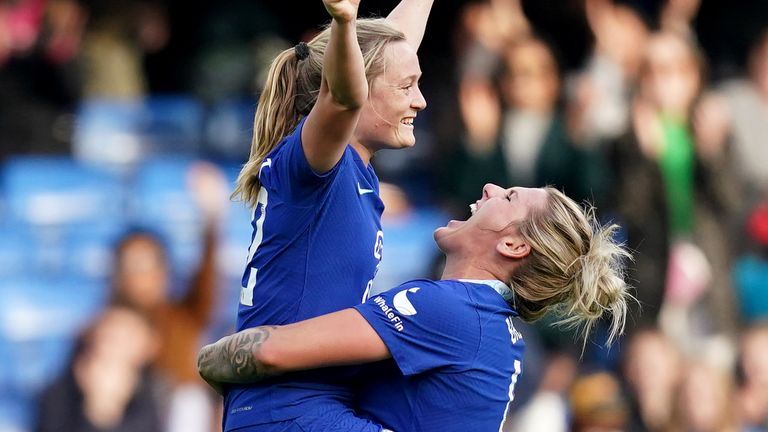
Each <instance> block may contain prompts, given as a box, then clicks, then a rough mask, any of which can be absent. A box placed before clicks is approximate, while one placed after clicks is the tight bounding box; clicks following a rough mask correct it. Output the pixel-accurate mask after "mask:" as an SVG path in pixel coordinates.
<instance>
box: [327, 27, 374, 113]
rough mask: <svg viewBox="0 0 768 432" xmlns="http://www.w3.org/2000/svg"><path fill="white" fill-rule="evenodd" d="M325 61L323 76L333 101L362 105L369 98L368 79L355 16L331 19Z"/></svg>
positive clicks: (354, 107)
mask: <svg viewBox="0 0 768 432" xmlns="http://www.w3.org/2000/svg"><path fill="white" fill-rule="evenodd" d="M323 62H324V65H323V75H324V77H325V80H326V82H327V84H328V90H329V93H330V95H331V98H332V99H333V101H334V102H335V103H336V104H337V105H339V106H342V107H345V108H348V109H358V108H360V107H361V106H363V104H364V103H365V100H366V99H367V98H368V81H367V79H366V77H365V65H364V64H363V54H362V52H361V51H360V46H359V45H358V43H357V31H356V29H355V19H352V20H350V21H348V22H341V21H339V20H337V19H334V20H333V21H332V22H331V37H330V41H329V43H328V48H327V49H326V52H325V58H324V59H323Z"/></svg>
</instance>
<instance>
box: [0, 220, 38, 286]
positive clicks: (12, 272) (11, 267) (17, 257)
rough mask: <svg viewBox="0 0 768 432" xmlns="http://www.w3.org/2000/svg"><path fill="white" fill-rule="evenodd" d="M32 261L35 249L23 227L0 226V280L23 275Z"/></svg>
mask: <svg viewBox="0 0 768 432" xmlns="http://www.w3.org/2000/svg"><path fill="white" fill-rule="evenodd" d="M34 259H35V247H34V244H33V242H32V239H31V236H30V235H29V233H28V232H27V229H26V227H25V226H23V225H12V224H7V225H4V226H0V279H2V278H9V277H14V276H19V275H21V274H23V272H25V271H28V267H29V264H30V263H31V262H33V261H34Z"/></svg>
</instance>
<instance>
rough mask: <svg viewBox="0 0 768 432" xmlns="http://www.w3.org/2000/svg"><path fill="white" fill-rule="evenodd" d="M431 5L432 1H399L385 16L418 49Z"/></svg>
mask: <svg viewBox="0 0 768 432" xmlns="http://www.w3.org/2000/svg"><path fill="white" fill-rule="evenodd" d="M432 3H434V0H401V1H400V3H398V4H397V6H395V8H394V9H392V12H390V13H389V15H387V19H388V20H389V21H392V22H393V23H394V24H395V26H396V27H397V28H398V29H399V30H400V31H401V32H403V33H405V38H406V39H407V40H408V43H409V44H411V46H413V47H414V48H418V47H419V45H421V40H422V39H423V38H424V32H425V30H426V27H427V18H429V13H430V11H431V10H432Z"/></svg>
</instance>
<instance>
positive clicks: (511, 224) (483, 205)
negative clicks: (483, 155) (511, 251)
mask: <svg viewBox="0 0 768 432" xmlns="http://www.w3.org/2000/svg"><path fill="white" fill-rule="evenodd" d="M547 197H548V193H547V191H546V190H544V189H531V188H522V187H512V188H508V189H504V188H502V187H500V186H496V185H494V184H487V185H485V186H484V187H483V194H482V196H481V197H480V199H478V200H477V201H476V202H475V203H473V204H471V205H470V207H471V209H472V216H471V217H470V218H469V219H467V220H466V221H455V220H452V221H450V222H449V223H448V225H446V226H444V227H441V228H438V229H437V230H436V231H435V241H436V242H437V244H438V246H439V247H440V249H441V250H443V251H444V252H446V253H447V252H449V251H450V252H454V251H457V250H465V251H468V252H471V253H478V251H483V250H489V246H491V248H490V249H492V248H493V246H499V243H500V242H501V243H504V244H506V245H507V246H509V247H512V248H514V247H517V246H521V245H522V246H525V245H524V244H523V243H524V240H523V239H522V237H521V236H520V232H519V229H518V224H519V223H520V222H523V221H525V220H526V218H527V217H528V214H529V212H530V211H531V210H532V209H536V208H543V207H544V206H545V205H546V202H547ZM521 251H523V252H525V248H523V249H522V250H521ZM526 254H527V252H526Z"/></svg>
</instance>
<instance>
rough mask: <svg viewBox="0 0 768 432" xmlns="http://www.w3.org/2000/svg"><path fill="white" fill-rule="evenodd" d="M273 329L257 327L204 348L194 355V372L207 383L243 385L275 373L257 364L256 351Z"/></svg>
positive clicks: (258, 359) (265, 366)
mask: <svg viewBox="0 0 768 432" xmlns="http://www.w3.org/2000/svg"><path fill="white" fill-rule="evenodd" d="M274 329H275V327H273V326H264V327H256V328H252V329H248V330H243V331H241V332H239V333H235V334H233V335H230V336H227V337H225V338H222V339H220V340H219V341H218V342H216V343H214V344H211V345H206V346H205V347H203V349H202V350H200V353H199V354H198V356H197V369H198V371H199V372H200V376H202V377H203V379H205V380H206V381H208V382H216V383H235V384H246V383H252V382H257V381H261V380H264V379H266V378H269V377H271V376H274V375H277V374H278V372H277V371H275V370H274V369H272V368H270V367H269V366H268V365H265V364H263V363H262V362H261V361H260V356H259V352H260V350H261V346H262V345H263V344H264V342H266V341H267V339H269V336H270V333H271V332H272V331H273V330H274Z"/></svg>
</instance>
